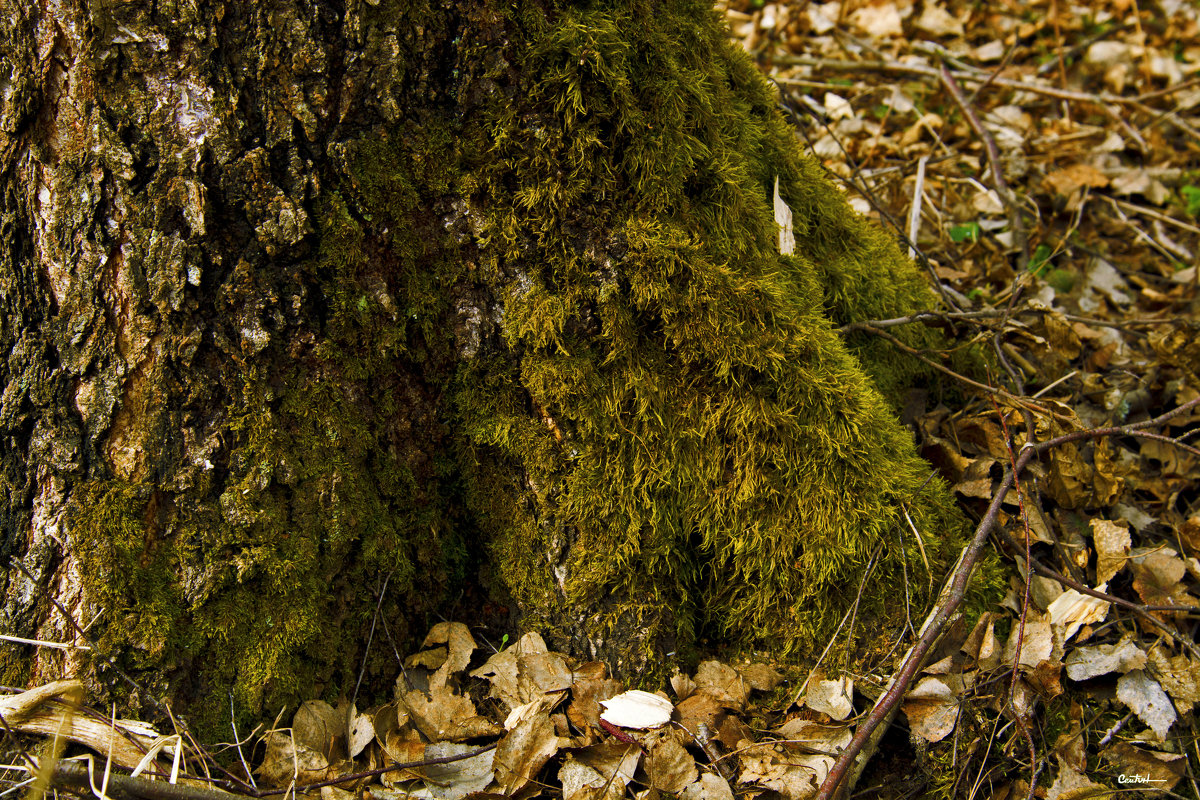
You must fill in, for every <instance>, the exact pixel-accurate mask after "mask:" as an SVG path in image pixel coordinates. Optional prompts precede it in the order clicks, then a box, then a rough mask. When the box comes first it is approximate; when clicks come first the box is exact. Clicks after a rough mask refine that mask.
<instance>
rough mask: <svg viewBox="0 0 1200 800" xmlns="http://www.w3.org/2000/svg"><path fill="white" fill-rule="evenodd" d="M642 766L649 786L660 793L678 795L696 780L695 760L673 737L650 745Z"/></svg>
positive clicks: (664, 738) (667, 737) (662, 738)
mask: <svg viewBox="0 0 1200 800" xmlns="http://www.w3.org/2000/svg"><path fill="white" fill-rule="evenodd" d="M644 766H645V770H646V776H647V777H648V778H649V780H650V785H651V786H652V787H654V788H655V789H658V790H659V791H662V792H669V793H671V794H678V793H679V792H681V791H683V787H685V786H687V785H688V784H689V783H692V782H694V781H695V780H696V760H695V759H694V758H692V757H691V755H689V754H688V751H687V750H686V749H685V748H684V746H683V745H682V744H680V743H679V741H678V740H677V739H676V738H675V737H674V736H669V735H668V736H662V737H660V738H659V739H658V741H656V742H655V743H654V744H652V745H651V746H650V752H649V753H648V754H647V755H646V761H645V764H644Z"/></svg>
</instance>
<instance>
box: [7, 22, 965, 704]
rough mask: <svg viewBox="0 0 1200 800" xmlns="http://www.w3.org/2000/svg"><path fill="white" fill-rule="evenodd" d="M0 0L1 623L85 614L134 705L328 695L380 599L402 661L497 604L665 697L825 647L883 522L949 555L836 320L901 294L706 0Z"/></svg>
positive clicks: (10, 669) (883, 533) (889, 260)
mask: <svg viewBox="0 0 1200 800" xmlns="http://www.w3.org/2000/svg"><path fill="white" fill-rule="evenodd" d="M0 9H2V11H0V37H2V38H3V41H4V42H5V47H4V48H3V55H0V59H2V60H0V64H2V68H0V90H2V91H0V98H2V102H3V106H2V109H0V156H2V161H0V192H3V197H4V203H3V217H2V219H0V311H2V314H3V319H2V322H0V353H5V354H7V355H6V358H7V360H6V361H4V362H2V363H0V377H2V378H3V385H4V394H3V397H2V400H0V436H2V437H3V438H2V439H0V487H2V491H0V527H2V542H0V547H2V552H0V556H2V557H3V559H4V560H5V563H7V561H8V559H10V558H14V557H15V558H19V559H21V560H22V563H23V564H24V566H25V567H26V569H27V570H29V572H30V573H31V574H32V575H33V576H34V578H35V580H33V581H30V580H29V579H27V578H26V577H25V576H24V575H23V574H22V573H21V572H19V571H14V570H10V571H9V572H8V573H7V575H6V576H5V583H4V586H3V588H4V596H3V600H4V604H3V608H2V610H0V614H2V616H0V628H2V629H3V630H4V631H5V632H7V633H10V634H15V635H19V636H26V637H41V638H44V639H54V640H71V639H72V637H73V631H72V628H71V626H70V625H69V624H68V623H67V622H66V621H65V620H63V619H62V617H61V615H60V614H59V612H58V611H56V610H55V608H54V607H53V606H52V605H51V604H50V603H49V600H48V598H49V597H51V596H53V597H55V598H56V599H57V600H58V601H59V602H60V603H61V604H62V606H63V607H64V608H66V609H67V610H68V611H69V612H70V613H71V614H72V615H73V616H74V617H75V618H76V619H77V620H79V621H81V622H83V623H87V622H89V621H90V620H92V618H93V617H94V615H95V614H96V613H97V612H99V611H100V609H103V614H102V616H101V617H100V618H99V620H98V621H97V622H96V623H95V625H94V627H93V628H92V629H91V631H90V635H91V636H93V637H94V638H95V639H96V640H97V641H98V643H99V645H100V647H101V650H102V651H103V652H107V653H110V654H112V655H114V656H116V657H117V659H118V662H119V663H120V664H122V666H123V667H124V668H126V669H127V670H130V671H132V672H133V673H135V674H136V675H138V676H139V677H140V678H141V680H143V681H144V682H145V683H146V684H148V685H149V686H150V687H151V688H152V689H153V690H155V691H160V692H162V693H163V694H165V695H167V696H168V697H171V698H173V699H174V700H175V701H176V702H177V703H180V704H186V703H189V702H191V703H192V705H193V707H195V706H197V705H199V704H198V703H195V702H194V701H196V700H197V699H199V698H211V699H215V698H221V697H224V696H225V693H226V692H227V691H231V690H232V691H233V692H235V695H236V697H237V699H238V701H239V703H241V704H242V706H243V707H246V708H254V707H256V706H257V705H258V704H260V703H261V702H262V701H263V700H271V701H277V700H281V699H289V698H293V697H295V696H296V695H297V694H298V693H303V694H309V695H311V694H318V693H320V692H321V691H322V690H323V689H329V690H334V689H336V687H338V686H344V685H345V684H346V682H347V681H348V680H349V681H350V682H351V683H352V681H353V677H354V673H355V670H356V667H357V664H358V663H359V662H358V659H359V658H360V657H361V655H362V644H363V643H364V642H365V638H366V635H365V634H366V630H367V629H368V627H369V625H370V621H371V616H372V614H373V613H374V611H375V607H376V597H375V594H374V593H373V591H372V590H373V589H377V588H379V587H380V586H381V585H382V583H383V579H384V577H387V578H388V591H387V595H386V599H385V603H384V606H383V609H384V610H383V613H384V614H385V615H387V618H388V619H389V620H390V622H391V626H392V632H393V634H394V635H396V636H397V637H403V636H404V635H405V630H406V629H405V625H406V622H407V623H415V624H417V625H420V624H422V621H423V619H424V615H425V614H426V613H427V612H429V611H430V610H431V609H433V608H434V607H435V606H436V604H437V603H438V602H440V601H441V600H443V599H444V598H445V597H446V596H447V594H448V593H449V594H454V593H456V592H458V591H460V588H459V587H460V586H461V585H462V584H463V583H464V582H476V581H482V584H483V585H484V586H485V587H486V588H488V589H489V590H490V591H492V592H495V593H497V594H498V595H500V596H505V597H511V598H513V599H514V600H515V602H516V605H517V606H518V607H519V608H520V610H521V612H522V614H523V619H524V623H525V625H526V626H527V627H536V628H540V629H541V630H542V632H543V633H544V634H545V635H546V637H547V639H548V640H550V641H551V642H552V643H554V644H556V645H558V646H562V647H567V648H569V649H571V650H573V651H574V652H577V653H579V654H581V655H588V656H591V657H600V658H605V659H607V660H609V661H610V663H612V664H613V666H614V667H616V668H617V670H618V671H619V672H623V673H625V674H640V675H642V676H647V675H650V676H652V675H653V673H654V670H655V669H664V668H665V663H664V662H662V661H661V660H660V659H658V658H656V655H661V653H662V652H663V651H664V650H665V649H667V648H668V647H672V645H673V644H674V643H678V644H680V645H685V646H686V645H688V644H690V643H692V642H693V641H695V639H696V637H697V636H699V635H701V634H703V635H708V636H721V637H724V638H727V639H728V640H730V641H733V642H738V643H742V644H746V645H766V646H769V647H772V648H776V649H781V650H788V651H792V652H799V651H803V650H805V649H808V648H812V647H813V646H814V645H815V646H816V647H817V649H819V648H820V647H822V646H823V645H824V639H823V638H821V637H823V636H824V635H826V634H828V632H829V631H830V629H831V627H832V626H833V625H835V624H836V622H837V619H838V618H840V614H841V610H842V609H844V608H845V607H846V605H847V603H849V602H850V601H851V600H852V599H853V594H854V590H855V587H856V581H857V578H858V576H859V574H860V572H861V569H862V567H863V565H864V564H865V563H866V561H867V558H868V555H869V554H870V553H872V552H873V551H874V550H876V548H877V547H878V546H879V545H880V544H881V543H882V545H883V553H884V556H883V558H882V563H883V567H882V569H881V571H880V572H879V573H877V574H876V577H874V578H873V579H872V589H871V590H870V591H869V592H868V597H867V599H866V601H865V603H864V605H863V608H862V610H861V612H860V613H862V614H864V615H866V614H875V615H880V614H884V615H885V612H886V606H887V603H888V600H889V599H890V598H894V597H895V596H896V593H897V592H898V591H900V590H899V589H898V588H897V586H898V583H897V582H898V581H899V580H900V566H899V565H900V563H901V559H903V558H904V557H906V554H907V557H909V558H912V559H915V560H916V561H917V562H918V563H919V560H920V558H921V556H919V555H916V554H917V553H918V552H919V551H918V550H917V549H916V544H915V542H914V541H913V537H912V536H911V535H908V538H907V539H902V538H901V536H900V534H899V532H898V530H899V529H898V526H897V524H896V523H897V520H898V519H901V518H902V517H901V516H900V508H901V505H907V506H908V507H909V509H910V511H911V512H912V515H913V517H914V518H915V519H916V521H917V522H918V527H920V528H921V529H922V530H923V531H924V533H925V534H926V536H927V540H926V542H925V552H926V554H927V555H928V556H930V557H932V558H934V559H937V558H940V557H941V556H942V554H943V553H944V552H945V548H946V545H947V543H948V541H949V540H950V539H951V538H953V536H954V535H956V534H957V532H958V530H957V526H958V522H957V518H956V517H955V516H954V514H953V512H952V511H951V510H949V509H950V504H949V502H948V500H947V498H946V496H945V494H944V491H943V490H942V488H941V487H940V484H938V483H937V481H936V480H935V481H933V482H931V483H928V484H926V476H927V473H928V468H927V466H925V465H923V464H922V462H920V461H919V459H917V457H916V456H915V455H914V453H913V448H912V446H911V443H910V441H909V439H908V436H907V434H906V432H905V431H904V430H903V429H902V428H901V426H900V425H899V423H898V422H896V420H895V419H894V417H893V415H892V413H891V411H890V410H889V407H888V405H887V402H886V401H885V400H884V399H883V396H882V395H881V394H880V393H879V392H878V391H877V389H876V385H878V384H877V383H873V382H872V380H871V378H869V377H868V374H870V375H872V376H874V378H875V379H876V381H878V382H882V383H884V384H889V385H891V384H898V383H900V382H902V380H903V377H904V373H903V369H899V370H898V369H896V368H894V366H893V365H888V364H884V363H880V362H879V361H878V360H872V359H871V358H868V359H867V361H866V363H865V365H864V364H863V363H860V362H859V361H858V360H856V357H855V355H854V354H853V353H852V352H851V351H850V350H848V349H847V348H846V347H845V346H844V345H843V343H842V342H841V340H840V339H839V338H838V336H837V334H836V333H835V332H834V331H833V330H832V327H831V326H832V324H841V323H844V322H846V321H848V320H852V319H861V318H871V317H889V316H895V315H897V314H900V313H904V312H906V311H908V310H910V309H912V308H914V307H918V306H922V305H926V304H929V303H930V299H929V297H928V293H927V291H926V289H925V288H924V285H923V283H922V281H921V279H920V277H919V276H918V275H917V273H916V272H915V271H914V269H913V268H912V266H911V264H910V263H908V262H907V260H906V259H904V258H903V257H902V256H901V254H900V252H899V251H898V250H897V248H896V247H895V246H894V244H893V243H892V242H891V241H890V240H889V238H888V237H887V236H886V235H885V234H884V233H882V232H881V231H879V230H877V229H875V228H873V227H871V226H870V225H868V224H866V223H865V222H863V221H862V220H861V219H859V218H857V217H855V216H854V215H853V214H852V213H851V212H850V211H849V210H848V208H847V207H846V205H845V203H844V202H843V200H842V199H841V197H840V194H839V193H838V191H837V190H836V189H835V188H834V187H833V186H832V185H831V184H830V183H829V181H828V180H827V179H826V178H825V177H824V176H823V175H822V173H821V171H820V169H819V168H818V167H817V166H816V165H815V164H814V163H813V162H812V161H810V160H809V159H807V158H806V157H804V156H803V155H802V154H801V153H800V152H799V150H798V148H797V145H796V143H795V141H794V139H793V137H792V135H791V133H790V132H789V131H788V130H787V128H786V126H785V125H784V123H783V122H782V120H781V119H780V118H779V116H778V115H777V113H776V111H775V109H774V101H773V98H772V95H771V93H770V91H769V89H768V87H767V86H766V85H765V84H764V82H763V81H762V79H761V78H760V77H759V76H758V75H757V73H756V72H755V70H754V69H753V66H752V65H751V64H750V62H749V61H748V59H746V58H745V57H744V55H743V54H742V53H741V52H740V51H737V50H735V49H734V48H732V47H731V46H730V45H729V44H728V43H727V41H726V39H725V36H724V33H723V31H722V28H721V26H720V23H719V21H718V20H717V18H716V16H715V15H714V14H713V13H712V12H711V10H710V9H709V8H708V7H707V6H706V4H705V3H703V2H688V1H687V0H674V1H673V2H654V3H651V2H648V1H646V0H611V1H610V2H590V3H589V2H582V3H573V2H558V3H555V2H551V0H544V2H533V1H532V0H529V1H526V2H519V3H508V2H497V1H496V0H464V2H458V3H454V4H451V7H449V8H447V7H445V6H444V4H441V3H423V2H415V1H414V2H394V1H393V0H375V2H371V1H370V0H366V1H365V2H364V0H348V1H347V2H345V3H344V4H343V3H338V2H310V1H309V0H259V1H258V2H248V1H247V0H236V1H234V2H223V3H222V2H217V3H214V4H200V3H198V2H196V1H195V0H179V1H178V2H157V3H151V2H149V0H142V1H140V2H138V1H135V2H128V1H124V0H123V1H121V2H117V1H116V0H61V1H59V2H55V1H53V0H52V1H51V2H47V3H41V4H37V3H34V4H31V3H24V2H16V0H0ZM6 76H7V77H6ZM776 177H778V178H779V180H780V186H781V191H782V194H783V196H784V198H785V199H786V200H787V201H788V202H789V203H790V205H791V206H792V208H793V210H794V212H795V217H796V230H795V233H796V240H797V250H796V255H795V256H792V257H780V256H779V255H778V253H777V250H776V248H775V244H774V241H775V229H774V222H773V217H772V212H771V206H770V196H771V189H772V186H773V184H774V181H775V179H776ZM922 487H924V488H922ZM921 583H922V585H923V584H924V581H921ZM918 599H919V597H914V601H915V600H918ZM893 605H894V604H893ZM0 648H2V650H0V682H3V683H7V684H17V683H23V682H26V681H39V680H44V679H47V678H50V677H58V676H59V675H60V674H61V673H63V672H81V673H84V674H88V675H90V674H91V673H89V672H88V663H87V661H86V660H84V659H81V657H80V656H79V655H77V654H71V653H67V654H65V655H64V654H62V653H58V652H57V651H49V650H45V649H36V648H30V647H24V646H17V645H8V644H3V645H0ZM374 659H375V660H374V662H373V663H374V664H375V665H376V666H377V667H378V669H379V671H380V672H385V671H386V669H387V665H386V659H385V658H384V657H383V655H382V653H381V652H380V649H378V648H377V650H376V653H375V654H374ZM101 677H102V676H101ZM102 682H103V681H101V683H102ZM210 702H211V704H212V706H214V707H213V708H212V709H211V711H212V713H213V714H214V715H216V716H217V717H220V715H221V714H222V713H224V712H221V711H219V710H218V708H216V707H219V706H222V705H223V704H222V703H221V702H219V701H218V702H212V701H211V700H210Z"/></svg>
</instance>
